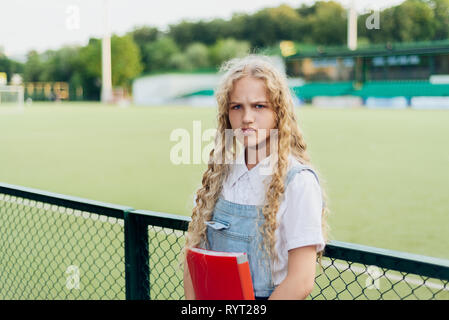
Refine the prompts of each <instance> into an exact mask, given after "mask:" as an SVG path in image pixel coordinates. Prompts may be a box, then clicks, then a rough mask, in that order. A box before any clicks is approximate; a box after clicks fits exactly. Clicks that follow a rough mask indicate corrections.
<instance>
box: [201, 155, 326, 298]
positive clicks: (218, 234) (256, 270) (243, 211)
mask: <svg viewBox="0 0 449 320" xmlns="http://www.w3.org/2000/svg"><path fill="white" fill-rule="evenodd" d="M304 169H306V170H310V171H312V173H313V174H314V175H315V177H316V178H317V180H318V177H317V175H316V173H315V172H313V170H312V169H310V168H308V167H306V166H305V165H302V164H300V165H295V166H293V167H292V168H291V169H290V170H289V171H288V173H287V176H286V181H285V189H284V190H286V189H287V185H288V184H289V183H290V181H291V180H292V179H293V177H294V175H295V174H296V173H299V172H301V171H302V170H304ZM264 221H265V218H264V216H263V214H262V206H256V205H243V204H238V203H234V202H231V201H227V200H225V199H223V198H222V197H219V198H218V200H217V203H216V205H215V208H214V211H213V213H212V218H211V220H210V221H206V224H207V240H208V242H209V243H208V244H207V242H206V243H204V245H203V248H204V247H205V248H206V249H209V250H214V251H224V252H246V253H247V255H248V261H249V266H250V270H251V278H252V282H253V288H254V295H255V297H256V299H257V298H263V297H265V298H268V297H269V296H270V295H271V293H272V292H273V290H274V289H275V285H274V283H273V279H272V272H271V268H272V265H271V261H269V259H268V258H267V256H266V255H264V253H263V251H262V250H261V248H262V247H261V245H262V243H263V239H262V235H261V233H260V231H259V228H260V226H261V225H262V224H263V223H264Z"/></svg>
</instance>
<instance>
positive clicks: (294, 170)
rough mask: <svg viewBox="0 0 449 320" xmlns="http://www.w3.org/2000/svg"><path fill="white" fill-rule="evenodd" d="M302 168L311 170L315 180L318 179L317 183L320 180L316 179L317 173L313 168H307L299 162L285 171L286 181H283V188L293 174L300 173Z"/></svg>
mask: <svg viewBox="0 0 449 320" xmlns="http://www.w3.org/2000/svg"><path fill="white" fill-rule="evenodd" d="M303 170H309V171H310V172H312V173H313V175H314V176H315V178H316V180H317V181H318V184H320V180H319V179H318V175H317V174H316V173H315V171H314V170H313V169H311V168H309V167H308V166H306V165H304V164H299V165H294V166H292V167H291V168H290V170H289V171H288V172H287V176H286V181H285V188H287V186H288V184H289V183H290V181H292V179H293V177H294V176H295V174H297V173H300V172H301V171H303Z"/></svg>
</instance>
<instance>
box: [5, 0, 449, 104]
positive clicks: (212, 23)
mask: <svg viewBox="0 0 449 320" xmlns="http://www.w3.org/2000/svg"><path fill="white" fill-rule="evenodd" d="M371 14H372V12H366V13H364V14H361V15H359V17H358V36H359V42H363V43H365V44H366V43H373V44H374V43H386V42H408V41H431V40H441V39H448V38H449V0H406V1H404V2H402V3H401V4H399V5H397V6H393V7H390V8H386V9H384V10H382V11H381V12H380V13H379V17H380V21H379V22H380V25H379V26H380V28H379V29H367V28H366V26H365V22H366V19H367V18H368V17H369V16H370V15H371ZM346 32H347V10H346V9H345V8H344V7H343V6H342V5H341V4H340V3H338V2H335V1H317V2H315V3H313V4H311V5H306V4H303V5H301V6H300V7H298V8H292V7H291V6H289V5H280V6H278V7H274V8H265V9H262V10H259V11H257V12H255V13H253V14H244V13H235V14H234V15H233V16H232V17H231V18H230V19H228V20H225V19H220V18H216V19H212V20H207V21H206V20H200V21H187V20H183V21H181V22H179V23H176V24H172V25H169V27H168V30H167V31H161V30H159V29H158V28H156V27H152V26H140V27H136V28H134V30H132V31H130V32H128V33H127V34H125V35H123V36H118V35H113V36H112V38H111V54H112V66H113V68H112V82H113V85H114V86H125V87H130V85H131V81H132V80H133V79H134V78H135V77H137V76H139V75H142V74H150V73H158V72H167V71H173V70H182V71H193V70H216V68H217V66H218V65H220V64H221V63H222V62H223V61H225V60H227V59H229V58H232V57H235V56H239V55H243V54H246V53H248V52H260V51H261V50H263V49H264V48H270V47H274V46H277V45H278V43H279V41H281V40H292V41H295V42H300V43H305V44H312V45H325V46H326V45H345V44H346ZM1 71H3V72H4V71H6V72H7V73H8V77H10V75H11V74H12V73H15V72H19V73H22V74H23V78H24V81H66V82H69V84H70V85H71V86H74V87H78V86H81V87H83V92H84V98H85V99H89V100H91V99H93V100H96V99H99V97H100V87H101V40H100V39H94V38H92V39H90V40H89V43H88V44H87V45H85V46H77V47H74V46H72V47H67V46H66V47H63V48H61V49H59V50H48V51H45V52H43V53H38V52H36V51H31V52H29V53H28V55H27V60H26V62H25V63H24V64H20V63H17V62H13V61H10V60H8V59H7V58H6V57H5V56H2V55H1V54H0V72H1Z"/></svg>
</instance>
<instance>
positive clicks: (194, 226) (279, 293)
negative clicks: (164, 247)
mask: <svg viewBox="0 0 449 320" xmlns="http://www.w3.org/2000/svg"><path fill="white" fill-rule="evenodd" d="M222 71H226V73H225V75H224V76H223V78H222V82H221V83H220V85H219V87H218V90H217V92H216V97H217V102H218V130H217V134H216V137H215V139H216V140H215V148H214V149H213V150H212V151H211V153H210V160H209V164H208V168H207V170H206V172H205V173H204V175H203V179H202V187H201V188H200V189H199V190H198V191H197V193H196V200H195V201H196V206H195V207H194V208H193V214H192V221H191V222H190V224H189V228H188V231H187V237H186V247H196V246H197V247H202V248H205V249H210V250H215V251H228V252H246V253H247V254H248V260H249V264H250V270H251V276H252V281H253V287H254V293H255V296H256V299H268V298H269V299H304V298H306V297H307V296H308V295H309V294H310V292H311V291H312V289H313V285H314V281H315V269H316V268H315V266H316V260H317V255H318V257H319V258H320V262H321V256H322V250H323V249H324V246H325V242H326V240H327V224H326V213H327V208H326V206H325V202H324V199H325V194H324V191H323V190H322V189H321V187H320V184H319V179H318V175H317V172H316V171H315V170H314V169H312V167H311V165H310V163H309V156H308V154H307V152H306V144H305V142H304V140H303V136H302V134H301V132H300V130H299V127H298V123H297V120H296V116H295V111H294V106H293V100H292V96H291V93H290V91H289V88H288V85H287V81H286V78H285V76H284V75H283V74H282V73H280V72H279V71H278V70H277V69H276V68H275V67H274V66H273V65H272V64H271V63H270V62H269V60H268V58H266V57H263V56H257V55H249V56H247V57H245V58H241V59H233V60H231V61H229V62H228V63H226V64H225V65H224V66H223V67H222ZM230 130H231V132H232V133H234V135H233V136H232V137H231V138H232V143H231V144H229V143H226V142H227V139H229V134H227V133H229V131H230ZM240 141H241V142H242V144H243V147H242V149H244V150H243V151H242V152H240V153H238V151H237V148H236V145H237V142H240ZM223 160H224V161H223ZM268 163H270V164H271V166H270V169H268V171H267V168H266V167H267V165H268ZM184 291H185V297H186V299H195V294H194V291H193V286H192V281H191V278H190V274H189V271H188V267H187V264H186V262H185V261H184Z"/></svg>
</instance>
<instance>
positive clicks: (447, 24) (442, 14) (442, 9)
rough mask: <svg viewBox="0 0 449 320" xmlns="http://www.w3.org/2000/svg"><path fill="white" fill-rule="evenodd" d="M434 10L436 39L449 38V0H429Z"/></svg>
mask: <svg viewBox="0 0 449 320" xmlns="http://www.w3.org/2000/svg"><path fill="white" fill-rule="evenodd" d="M427 3H428V5H429V6H430V8H432V9H433V12H434V16H435V19H434V25H435V34H434V39H435V40H443V39H448V38H449V0H428V1H427Z"/></svg>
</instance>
